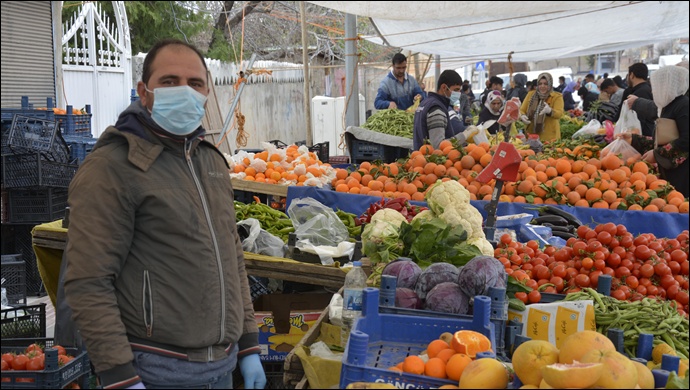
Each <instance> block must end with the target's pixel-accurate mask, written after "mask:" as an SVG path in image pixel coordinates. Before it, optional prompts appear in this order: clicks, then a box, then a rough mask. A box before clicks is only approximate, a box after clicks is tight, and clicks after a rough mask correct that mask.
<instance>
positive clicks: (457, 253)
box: [400, 217, 482, 266]
mask: <svg viewBox="0 0 690 390" xmlns="http://www.w3.org/2000/svg"><path fill="white" fill-rule="evenodd" d="M400 240H401V241H402V243H403V256H407V257H410V258H412V259H413V260H415V261H416V262H417V263H418V264H420V265H421V266H428V265H429V264H431V263H438V262H444V263H451V264H453V265H455V266H462V265H465V264H467V262H469V261H470V260H472V259H473V258H475V257H476V256H481V254H482V253H481V251H480V250H479V248H477V247H476V246H474V245H471V244H468V243H467V242H466V241H467V232H466V231H465V229H463V227H462V226H460V225H457V226H451V225H449V224H447V223H446V222H444V221H443V220H441V219H440V218H436V217H434V218H431V219H416V220H413V221H412V223H410V224H403V225H402V226H401V227H400Z"/></svg>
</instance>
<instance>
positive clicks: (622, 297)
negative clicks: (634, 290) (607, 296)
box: [611, 290, 625, 301]
mask: <svg viewBox="0 0 690 390" xmlns="http://www.w3.org/2000/svg"><path fill="white" fill-rule="evenodd" d="M611 296H612V297H613V298H616V299H618V300H619V301H624V300H625V293H624V292H623V291H621V290H614V291H611Z"/></svg>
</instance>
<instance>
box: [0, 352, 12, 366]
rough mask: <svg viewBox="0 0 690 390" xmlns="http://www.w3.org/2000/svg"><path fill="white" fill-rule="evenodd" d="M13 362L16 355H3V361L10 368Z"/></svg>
mask: <svg viewBox="0 0 690 390" xmlns="http://www.w3.org/2000/svg"><path fill="white" fill-rule="evenodd" d="M12 360H14V355H13V354H11V353H9V352H8V353H3V354H2V361H3V362H7V364H9V365H10V366H11V365H12Z"/></svg>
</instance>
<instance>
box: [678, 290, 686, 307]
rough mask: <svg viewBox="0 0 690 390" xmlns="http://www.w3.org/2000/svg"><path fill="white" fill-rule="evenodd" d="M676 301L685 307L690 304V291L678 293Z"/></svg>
mask: <svg viewBox="0 0 690 390" xmlns="http://www.w3.org/2000/svg"><path fill="white" fill-rule="evenodd" d="M676 301H677V302H678V303H680V304H681V305H683V306H685V305H687V304H688V291H687V290H680V291H678V293H677V294H676Z"/></svg>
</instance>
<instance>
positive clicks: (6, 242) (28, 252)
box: [2, 223, 45, 296]
mask: <svg viewBox="0 0 690 390" xmlns="http://www.w3.org/2000/svg"><path fill="white" fill-rule="evenodd" d="M35 226H36V223H30V224H9V223H6V224H3V225H2V238H3V240H2V247H3V252H4V253H5V254H15V253H21V255H22V259H24V267H25V269H26V295H28V296H41V295H45V289H44V288H43V279H42V278H41V273H40V272H39V271H38V264H37V262H36V252H34V248H33V236H32V233H31V231H32V230H33V228H34V227H35Z"/></svg>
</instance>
